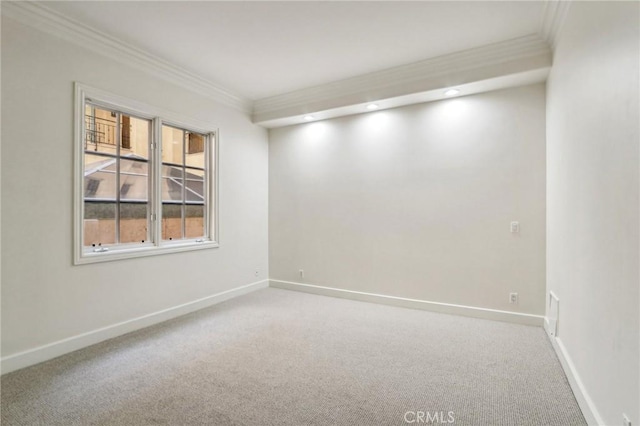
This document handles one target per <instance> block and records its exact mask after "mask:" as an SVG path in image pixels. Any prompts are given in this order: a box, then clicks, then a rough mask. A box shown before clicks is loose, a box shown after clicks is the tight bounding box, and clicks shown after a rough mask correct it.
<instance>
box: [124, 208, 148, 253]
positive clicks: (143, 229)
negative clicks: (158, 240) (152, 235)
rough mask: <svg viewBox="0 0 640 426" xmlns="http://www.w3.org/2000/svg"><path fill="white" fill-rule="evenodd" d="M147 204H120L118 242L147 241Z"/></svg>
mask: <svg viewBox="0 0 640 426" xmlns="http://www.w3.org/2000/svg"><path fill="white" fill-rule="evenodd" d="M148 217H149V213H148V204H147V203H131V202H121V203H120V242H121V243H144V242H145V241H147V240H148V238H149V237H148Z"/></svg>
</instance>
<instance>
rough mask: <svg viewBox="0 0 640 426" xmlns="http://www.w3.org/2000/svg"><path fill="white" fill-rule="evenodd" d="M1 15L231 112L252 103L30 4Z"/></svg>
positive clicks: (17, 4) (11, 4)
mask: <svg viewBox="0 0 640 426" xmlns="http://www.w3.org/2000/svg"><path fill="white" fill-rule="evenodd" d="M1 7H2V15H3V16H7V17H9V18H11V19H14V20H16V21H18V22H20V23H22V24H25V25H28V26H30V27H33V28H35V29H37V30H40V31H44V32H46V33H49V34H51V35H54V36H57V37H60V38H62V39H64V40H66V41H70V42H72V43H75V44H77V45H79V46H82V47H84V48H87V49H89V50H92V51H97V52H100V54H102V55H104V56H107V57H109V58H111V59H114V60H116V61H118V62H121V63H124V64H127V65H130V66H132V67H135V68H137V69H139V70H142V71H145V72H147V73H149V74H151V75H154V76H156V77H159V78H162V79H164V80H165V81H168V82H170V83H173V84H176V85H178V86H180V87H182V88H184V89H187V90H190V91H192V92H195V93H197V94H199V95H202V96H205V97H207V98H210V99H212V100H214V101H216V102H219V103H221V104H224V105H226V106H230V107H232V108H234V109H237V110H240V111H243V112H246V113H250V112H251V111H252V107H253V102H252V101H251V100H250V99H246V98H244V97H242V96H240V95H237V94H234V93H232V92H231V91H229V90H227V89H224V88H222V87H220V86H219V85H217V84H214V83H212V82H211V81H209V80H207V79H205V78H203V77H200V76H199V75H196V74H194V73H192V72H190V71H188V70H186V69H184V68H181V67H179V66H177V65H175V64H173V63H171V62H169V61H167V60H164V59H162V58H160V57H157V56H155V55H152V54H150V53H148V52H146V51H145V50H142V49H138V48H136V47H134V46H132V45H130V44H127V43H125V42H123V41H121V40H119V39H117V38H115V37H113V36H111V35H109V34H106V33H104V32H101V31H99V30H96V29H94V28H91V27H89V26H87V25H86V24H84V23H82V22H79V21H76V20H74V19H70V18H69V17H67V16H65V15H63V14H61V13H59V12H57V11H55V10H52V9H50V8H48V7H46V6H44V5H43V4H41V3H37V2H31V1H2V4H1Z"/></svg>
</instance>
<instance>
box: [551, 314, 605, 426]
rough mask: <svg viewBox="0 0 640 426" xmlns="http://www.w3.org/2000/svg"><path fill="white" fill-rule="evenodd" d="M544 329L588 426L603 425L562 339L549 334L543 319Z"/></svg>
mask: <svg viewBox="0 0 640 426" xmlns="http://www.w3.org/2000/svg"><path fill="white" fill-rule="evenodd" d="M544 325H545V327H544V328H545V331H546V332H547V336H548V337H549V340H550V341H551V346H553V349H554V351H555V352H556V355H558V359H559V360H560V365H562V369H563V370H564V374H565V375H566V376H567V380H568V381H569V386H571V390H572V391H573V395H574V396H575V397H576V401H578V405H579V406H580V409H581V410H582V414H583V415H584V418H585V420H586V421H587V424H588V425H589V426H598V425H604V424H605V423H604V421H603V420H602V417H600V414H599V413H598V410H597V409H596V406H595V404H594V403H593V400H592V399H591V398H590V397H589V394H588V393H587V390H586V389H585V387H584V384H583V383H582V380H581V379H580V375H579V374H578V371H577V370H576V367H575V365H574V364H573V361H571V357H570V356H569V353H568V352H567V348H566V347H565V346H564V344H563V343H562V340H561V339H560V338H559V337H555V336H553V335H551V333H550V330H549V323H548V322H547V321H545V323H544Z"/></svg>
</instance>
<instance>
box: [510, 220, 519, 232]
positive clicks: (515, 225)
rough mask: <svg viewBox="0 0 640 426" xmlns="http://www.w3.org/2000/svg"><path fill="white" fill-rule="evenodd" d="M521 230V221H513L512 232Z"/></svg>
mask: <svg viewBox="0 0 640 426" xmlns="http://www.w3.org/2000/svg"><path fill="white" fill-rule="evenodd" d="M519 232H520V222H517V221H515V220H514V221H513V222H511V233H512V234H517V233H519Z"/></svg>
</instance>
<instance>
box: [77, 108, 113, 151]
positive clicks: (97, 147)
mask: <svg viewBox="0 0 640 426" xmlns="http://www.w3.org/2000/svg"><path fill="white" fill-rule="evenodd" d="M116 124H117V123H116V113H115V112H112V111H108V110H106V109H102V108H99V107H94V106H92V105H86V106H85V116H84V128H85V132H84V149H85V151H93V152H104V153H109V154H116V151H117V147H116V143H117V138H116V129H117V125H116Z"/></svg>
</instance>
